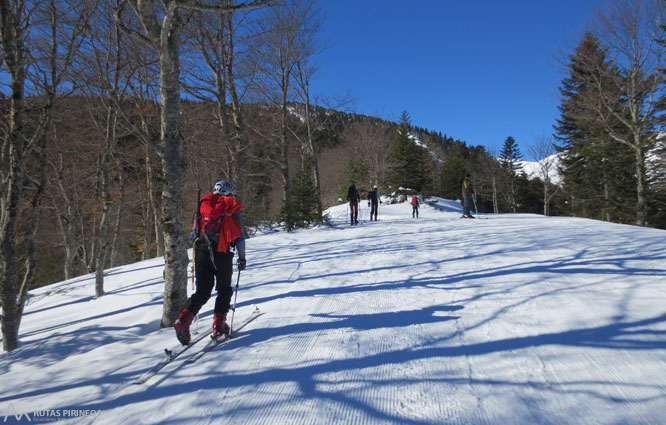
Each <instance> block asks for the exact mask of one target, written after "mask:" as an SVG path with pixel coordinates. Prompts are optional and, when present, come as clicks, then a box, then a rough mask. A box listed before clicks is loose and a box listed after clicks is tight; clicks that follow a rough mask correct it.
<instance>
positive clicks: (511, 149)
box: [500, 136, 523, 212]
mask: <svg viewBox="0 0 666 425" xmlns="http://www.w3.org/2000/svg"><path fill="white" fill-rule="evenodd" d="M522 157H523V154H522V153H521V152H520V148H519V147H518V143H516V140H515V139H514V138H513V137H511V136H509V137H507V138H506V140H505V141H504V145H503V147H502V152H500V163H501V164H502V168H503V169H504V176H505V179H506V185H505V192H504V196H505V198H506V200H507V202H508V203H509V208H510V209H511V211H512V212H516V178H517V177H518V172H519V171H520V170H521V169H522V165H521V164H520V159H521V158H522Z"/></svg>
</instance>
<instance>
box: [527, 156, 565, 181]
mask: <svg viewBox="0 0 666 425" xmlns="http://www.w3.org/2000/svg"><path fill="white" fill-rule="evenodd" d="M518 162H519V163H520V165H521V167H522V169H523V171H525V174H526V175H527V177H528V178H529V179H530V180H531V179H534V178H539V179H541V180H543V178H544V173H545V170H547V171H548V176H549V177H550V181H551V182H552V183H555V184H557V183H559V182H560V180H561V176H560V172H559V170H558V166H559V165H560V159H559V154H553V155H550V156H548V157H546V158H543V159H542V160H540V161H518Z"/></svg>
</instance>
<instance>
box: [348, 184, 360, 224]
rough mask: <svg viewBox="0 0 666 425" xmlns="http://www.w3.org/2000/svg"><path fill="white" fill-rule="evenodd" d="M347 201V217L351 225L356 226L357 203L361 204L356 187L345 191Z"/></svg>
mask: <svg viewBox="0 0 666 425" xmlns="http://www.w3.org/2000/svg"><path fill="white" fill-rule="evenodd" d="M347 201H349V216H350V220H351V224H358V203H359V202H361V195H359V193H358V190H356V185H355V184H352V185H351V186H349V190H348V191H347Z"/></svg>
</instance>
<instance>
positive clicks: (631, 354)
mask: <svg viewBox="0 0 666 425" xmlns="http://www.w3.org/2000/svg"><path fill="white" fill-rule="evenodd" d="M442 202H445V203H444V206H443V209H444V210H443V211H437V210H435V209H434V208H431V207H428V206H426V205H424V206H423V207H422V209H421V217H420V218H419V219H416V220H414V219H412V218H411V207H410V206H409V205H407V204H399V205H390V206H389V205H386V204H384V205H382V206H380V211H379V212H380V220H381V221H379V222H369V221H367V220H366V221H363V222H362V223H361V224H360V225H358V226H350V225H349V224H348V223H347V222H346V220H347V214H346V213H347V208H346V206H340V207H335V208H333V209H331V210H330V215H331V216H332V218H333V224H332V226H328V227H321V228H319V229H315V230H309V231H296V232H293V233H279V234H275V233H273V234H266V235H262V236H258V237H255V238H251V239H250V240H248V269H247V270H246V271H245V272H243V273H242V275H241V280H240V286H239V288H240V290H239V295H238V305H237V311H236V316H235V320H238V321H242V320H243V319H244V318H245V317H247V315H249V314H250V313H251V312H252V310H253V309H254V307H255V305H256V306H258V307H259V308H260V309H261V310H262V311H263V312H264V313H265V314H264V315H263V316H261V317H259V318H257V319H256V320H255V321H254V322H252V323H251V324H250V325H248V326H247V328H245V329H243V330H242V331H241V332H239V334H238V335H237V337H236V338H235V339H233V340H231V341H230V342H229V343H227V344H224V345H222V346H220V347H217V348H216V349H215V350H213V351H211V352H209V353H207V354H206V355H205V356H203V357H202V358H201V359H200V360H198V361H197V362H196V363H194V364H192V365H185V364H184V363H183V361H175V362H174V363H173V364H172V365H169V366H168V367H167V368H165V369H164V370H163V371H162V372H160V374H158V375H157V376H155V377H154V378H153V380H151V381H149V384H147V385H145V386H131V385H128V382H129V381H130V380H131V379H132V378H135V377H136V376H138V375H140V374H141V373H143V372H144V371H145V370H147V369H148V368H150V367H151V366H152V365H153V364H154V363H155V362H156V361H157V360H159V359H160V358H161V357H160V356H161V355H162V354H161V350H162V348H164V347H165V346H166V347H171V346H174V345H175V344H176V340H175V338H174V337H173V331H172V330H170V329H164V330H159V331H155V330H154V329H156V328H157V326H158V324H159V320H158V319H157V318H158V317H159V315H160V312H161V309H160V307H161V305H160V300H161V291H162V290H163V288H162V286H161V285H160V283H161V269H162V263H161V260H160V259H154V260H150V261H148V262H143V263H137V264H136V265H131V266H126V267H120V268H115V269H112V270H109V271H107V283H106V285H107V288H106V289H107V294H108V295H107V296H105V297H103V298H102V299H100V300H95V299H94V298H93V296H92V295H91V292H92V282H94V276H83V277H80V278H76V279H72V280H70V281H68V282H62V283H59V284H56V285H53V286H51V287H48V288H43V289H40V290H36V291H33V292H32V293H31V295H30V299H29V303H28V306H27V307H26V313H27V314H26V316H25V318H24V324H23V327H22V330H21V339H22V341H21V343H22V346H21V348H19V349H18V350H16V351H15V352H12V353H4V354H2V355H0V372H1V373H2V375H3V378H2V384H0V387H1V389H2V391H0V421H1V420H2V419H3V417H4V415H5V414H7V411H8V410H7V409H8V406H9V404H11V408H12V409H15V410H17V411H18V412H34V411H36V410H40V409H64V408H73V409H98V410H100V411H101V414H99V415H96V416H92V417H85V418H78V419H72V420H69V421H67V420H62V422H63V423H76V424H87V423H91V424H92V423H94V424H107V423H108V424H116V423H123V424H124V423H127V424H132V425H133V424H136V423H146V424H153V423H160V424H165V423H178V424H217V423H233V424H243V425H245V424H248V425H249V424H266V423H276V424H278V423H289V424H296V425H308V424H320V423H327V424H373V425H375V424H409V425H417V424H418V425H421V424H469V423H474V424H505V423H515V424H578V423H586V424H608V423H627V424H634V423H636V424H638V423H660V422H661V421H662V420H663V418H664V417H666V408H665V407H664V406H666V385H665V384H664V383H663V377H664V376H666V348H665V347H666V308H665V307H664V306H663V303H662V302H661V301H660V300H663V299H664V297H666V288H665V287H664V284H663V282H664V281H666V269H665V268H664V264H665V262H666V255H665V254H664V252H666V242H664V241H665V238H663V235H664V233H663V231H657V230H654V229H641V228H636V227H632V226H617V225H612V224H608V223H600V222H595V221H592V220H581V219H571V218H544V217H539V216H530V215H511V214H507V215H497V216H494V215H487V216H483V215H482V216H481V218H480V219H478V220H460V219H459V216H460V211H459V206H457V205H456V204H455V203H452V202H448V203H446V201H442ZM360 215H361V217H365V218H366V219H367V215H368V214H367V209H365V208H361V214H360ZM188 287H189V282H188ZM188 291H189V292H190V293H191V292H192V290H191V289H190V288H188ZM215 295H216V294H214V296H215ZM213 303H214V299H211V300H210V301H209V302H208V304H207V305H206V306H205V307H204V309H202V312H201V315H200V316H201V317H200V322H199V326H200V327H201V328H202V329H204V328H206V327H209V326H210V325H211V320H212V313H211V311H212V308H213ZM121 323H123V324H124V325H122V326H121V325H120V324H121ZM127 323H130V326H129V327H127ZM204 345H205V343H204V342H202V343H201V344H200V345H199V346H195V347H193V348H192V349H191V350H190V351H191V353H190V352H189V351H188V353H187V354H186V355H185V356H184V359H182V360H185V359H187V358H188V357H189V356H190V355H193V354H195V353H196V352H197V351H199V350H200V349H202V348H203V346H204ZM7 382H22V384H21V385H19V386H17V385H12V386H8V385H7ZM9 418H10V420H9V422H11V418H12V416H11V415H10V416H9Z"/></svg>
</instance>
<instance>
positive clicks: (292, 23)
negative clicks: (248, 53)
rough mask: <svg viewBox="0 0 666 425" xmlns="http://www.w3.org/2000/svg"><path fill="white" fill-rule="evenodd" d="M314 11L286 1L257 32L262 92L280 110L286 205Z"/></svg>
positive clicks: (302, 0) (304, 1) (304, 0)
mask: <svg viewBox="0 0 666 425" xmlns="http://www.w3.org/2000/svg"><path fill="white" fill-rule="evenodd" d="M312 11H313V5H312V1H309V0H285V1H283V2H280V5H279V7H273V8H271V9H270V10H269V11H268V12H267V13H266V14H265V16H264V17H263V19H261V20H259V21H257V29H256V30H255V32H256V33H257V35H258V43H257V59H256V63H257V65H258V66H259V73H260V74H261V76H262V79H261V81H260V91H261V92H262V94H263V96H264V97H265V98H266V99H268V100H269V102H271V103H272V104H273V105H275V106H276V107H277V109H278V116H277V122H278V126H279V133H278V136H277V139H278V142H277V146H278V150H279V158H280V160H279V164H278V165H279V170H280V171H279V173H280V179H281V184H282V202H283V204H286V203H287V202H289V201H290V199H291V184H290V180H289V148H290V138H291V136H292V133H291V132H290V130H289V124H288V123H289V118H290V109H289V101H290V99H291V97H290V96H291V93H290V92H291V90H292V88H293V87H292V86H293V81H292V80H293V73H294V70H295V68H296V66H297V64H298V61H299V60H300V58H302V57H303V52H304V50H305V48H306V46H305V45H304V43H303V39H302V36H301V34H302V33H303V32H306V33H308V32H309V30H308V28H309V26H310V25H311V22H310V15H311V12H312Z"/></svg>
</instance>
